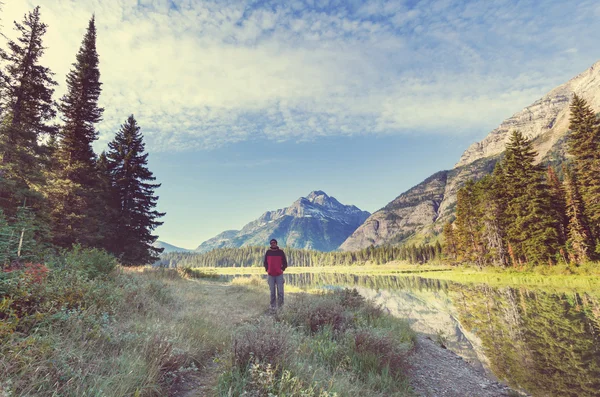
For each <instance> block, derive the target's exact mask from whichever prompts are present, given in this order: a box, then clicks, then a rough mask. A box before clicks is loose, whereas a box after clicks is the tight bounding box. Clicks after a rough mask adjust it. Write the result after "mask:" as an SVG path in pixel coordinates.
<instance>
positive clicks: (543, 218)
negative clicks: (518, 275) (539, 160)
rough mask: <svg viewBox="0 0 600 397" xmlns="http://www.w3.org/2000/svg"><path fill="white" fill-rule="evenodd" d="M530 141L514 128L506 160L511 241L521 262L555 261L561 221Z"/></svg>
mask: <svg viewBox="0 0 600 397" xmlns="http://www.w3.org/2000/svg"><path fill="white" fill-rule="evenodd" d="M536 155H537V153H536V152H535V151H534V150H533V145H532V143H531V141H530V140H528V139H527V138H525V137H524V136H523V135H522V134H521V133H520V132H519V131H513V133H512V135H511V137H510V141H509V142H508V144H507V146H506V154H505V158H504V161H503V162H502V164H503V165H502V167H503V172H504V177H503V178H504V187H503V188H504V191H505V194H506V198H507V206H506V212H505V214H506V216H507V218H508V219H507V230H506V238H507V243H509V244H510V246H511V249H512V254H513V255H514V256H515V258H517V260H518V261H525V262H529V263H534V264H543V263H553V261H554V260H555V255H556V253H557V252H558V249H559V245H558V244H559V241H558V231H557V228H558V220H557V219H555V218H554V217H553V216H552V210H551V200H550V193H549V189H548V185H547V184H546V181H545V178H544V173H543V170H542V168H541V167H540V166H538V165H535V157H536Z"/></svg>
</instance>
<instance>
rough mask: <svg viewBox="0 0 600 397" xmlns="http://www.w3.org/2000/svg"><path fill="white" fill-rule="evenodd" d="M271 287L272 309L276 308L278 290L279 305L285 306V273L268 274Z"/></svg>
mask: <svg viewBox="0 0 600 397" xmlns="http://www.w3.org/2000/svg"><path fill="white" fill-rule="evenodd" d="M267 277H268V281H269V288H270V289H271V309H275V308H276V306H275V292H277V306H279V307H282V306H283V274H282V275H280V276H267Z"/></svg>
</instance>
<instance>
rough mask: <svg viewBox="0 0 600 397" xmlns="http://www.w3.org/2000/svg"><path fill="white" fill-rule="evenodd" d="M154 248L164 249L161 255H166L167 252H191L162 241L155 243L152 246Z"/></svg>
mask: <svg viewBox="0 0 600 397" xmlns="http://www.w3.org/2000/svg"><path fill="white" fill-rule="evenodd" d="M153 245H154V246H155V247H156V248H164V249H165V250H164V251H163V252H162V253H163V254H168V253H169V252H191V251H192V250H189V249H186V248H179V247H176V246H174V245H171V244H169V243H165V242H164V241H156V242H155V243H154V244H153Z"/></svg>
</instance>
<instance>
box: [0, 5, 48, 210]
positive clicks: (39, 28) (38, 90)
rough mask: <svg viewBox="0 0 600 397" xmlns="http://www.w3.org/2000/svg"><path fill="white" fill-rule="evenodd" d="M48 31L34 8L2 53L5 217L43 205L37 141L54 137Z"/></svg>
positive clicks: (0, 154) (0, 157) (0, 173)
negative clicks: (44, 62) (42, 61)
mask: <svg viewBox="0 0 600 397" xmlns="http://www.w3.org/2000/svg"><path fill="white" fill-rule="evenodd" d="M46 29H47V25H46V24H44V23H43V22H42V21H41V14H40V8H39V7H36V8H35V9H34V10H33V11H31V12H29V13H27V14H26V15H25V17H24V19H23V21H22V22H21V23H18V22H15V30H16V31H17V32H18V34H19V37H18V38H17V39H16V41H14V40H10V41H9V42H8V51H2V52H0V60H1V61H2V73H1V75H0V116H1V117H2V118H1V120H0V167H1V169H0V206H1V207H2V208H3V209H4V212H5V214H6V215H7V216H9V217H11V216H15V215H16V212H17V209H18V208H19V207H20V206H22V205H23V203H24V202H26V203H27V206H28V207H31V208H33V210H34V211H35V212H36V213H39V212H40V211H42V207H43V204H44V203H43V198H42V195H41V194H39V193H38V192H39V190H40V186H42V185H43V184H44V183H45V181H44V177H43V173H42V162H43V148H42V146H41V145H40V144H39V141H40V138H41V137H42V136H44V135H45V134H50V135H52V134H55V133H56V127H55V126H54V125H52V123H51V121H52V119H53V118H54V117H55V115H56V110H55V108H54V102H53V100H52V95H53V93H54V88H53V87H54V86H55V85H56V82H55V81H54V80H53V78H52V76H53V73H52V72H51V71H50V69H49V68H46V67H44V66H42V65H40V59H41V57H42V55H43V54H44V50H45V47H44V46H43V36H44V34H45V33H46Z"/></svg>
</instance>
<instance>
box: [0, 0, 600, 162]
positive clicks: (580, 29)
mask: <svg viewBox="0 0 600 397" xmlns="http://www.w3.org/2000/svg"><path fill="white" fill-rule="evenodd" d="M5 2H6V4H5V6H4V8H5V9H4V11H3V20H4V25H5V28H4V30H5V32H6V33H10V32H8V29H7V27H8V26H9V25H10V24H9V23H7V20H12V19H20V18H21V16H22V15H23V14H24V13H25V12H26V11H27V10H28V9H31V8H33V6H35V5H36V4H38V3H39V4H40V5H41V7H42V16H43V19H44V21H45V22H47V23H48V24H49V30H48V34H47V37H46V41H45V44H46V45H47V47H48V50H47V55H46V57H45V60H44V61H45V62H47V64H48V65H49V66H50V67H51V68H52V69H53V70H54V71H55V72H56V74H57V76H56V77H57V80H59V82H61V83H62V82H63V81H64V76H65V75H66V73H67V72H68V70H69V68H70V64H71V63H72V62H73V61H74V58H75V53H76V51H77V49H78V47H79V45H80V41H81V38H82V37H83V33H84V30H85V27H86V25H87V20H88V19H89V18H90V16H91V15H92V13H95V15H96V21H97V25H98V51H99V54H100V68H101V73H102V82H103V83H104V85H103V93H102V96H101V105H103V106H104V107H105V108H106V112H105V115H104V121H103V123H102V124H101V126H100V130H101V140H100V143H99V144H100V145H102V144H104V143H105V142H106V141H107V140H109V139H111V137H112V136H113V134H114V132H115V131H116V129H117V128H118V126H119V125H120V124H121V123H122V122H123V121H124V120H125V118H126V117H127V115H129V114H131V113H133V114H135V115H136V118H137V119H138V121H139V123H140V125H141V126H142V128H143V131H144V133H145V135H146V136H147V138H148V142H149V147H150V148H151V149H152V150H188V149H192V148H207V147H217V146H221V145H224V144H227V143H232V142H240V141H244V140H247V139H254V138H256V137H261V136H264V137H268V138H271V139H276V140H289V139H294V140H310V139H315V138H316V137H319V136H325V135H339V134H342V135H353V134H377V133H385V134H390V133H406V132H418V133H445V134H459V133H462V132H464V131H474V130H476V129H481V128H492V127H494V126H495V124H497V123H499V122H500V121H501V120H502V119H503V118H505V117H508V116H510V115H511V114H512V113H514V112H515V111H517V110H519V109H520V108H521V107H523V106H525V105H527V104H529V103H530V102H532V101H533V100H535V99H537V98H538V97H539V96H541V95H542V94H543V93H544V91H545V90H548V89H550V88H552V87H553V86H554V85H556V84H559V83H561V82H563V81H564V80H565V79H566V78H568V77H570V76H572V75H574V74H575V73H576V72H579V71H581V70H582V69H583V68H585V67H587V66H590V65H591V63H593V62H594V61H595V60H596V59H595V58H597V56H598V55H597V54H598V53H600V51H599V50H600V44H598V42H597V40H595V39H594V38H596V37H598V36H599V34H600V25H599V24H597V23H596V22H597V21H596V19H597V13H598V12H600V11H599V8H598V5H597V2H595V1H583V0H582V1H573V2H570V3H569V5H568V6H566V5H565V3H564V2H563V1H558V0H557V1H547V2H544V4H543V6H542V5H538V4H537V3H535V2H511V1H508V0H497V1H486V0H475V1H468V2H462V1H460V2H458V1H454V2H453V1H444V0H429V1H427V0H426V1H419V2H415V1H378V0H375V1H368V2H364V3H355V2H347V1H314V2H313V1H294V2H279V1H272V2H269V1H261V2H237V1H214V2H210V1H195V0H79V1H77V2H75V1H72V0H6V1H5ZM282 3H285V4H282ZM573 65H576V69H575V70H574V66H573ZM63 86H64V84H63V85H62V86H61V88H60V89H59V92H58V94H59V95H60V94H61V93H62V91H60V90H61V89H64V87H63ZM57 97H58V96H57Z"/></svg>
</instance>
